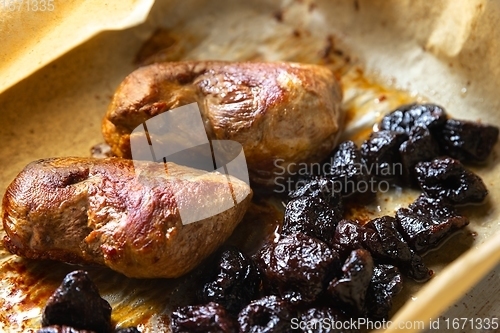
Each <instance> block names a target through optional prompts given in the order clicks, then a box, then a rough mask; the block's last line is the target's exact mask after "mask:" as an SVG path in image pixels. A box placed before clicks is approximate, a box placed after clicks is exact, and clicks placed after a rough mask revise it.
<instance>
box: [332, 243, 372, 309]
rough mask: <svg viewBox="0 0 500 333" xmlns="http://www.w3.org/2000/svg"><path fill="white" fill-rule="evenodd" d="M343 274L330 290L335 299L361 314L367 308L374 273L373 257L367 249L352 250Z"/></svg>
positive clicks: (333, 281)
mask: <svg viewBox="0 0 500 333" xmlns="http://www.w3.org/2000/svg"><path fill="white" fill-rule="evenodd" d="M342 272H343V275H342V276H341V277H340V278H334V279H333V280H332V281H331V282H330V284H329V286H328V292H329V293H330V294H331V295H332V296H333V298H334V300H336V301H338V302H340V303H341V304H343V305H345V306H346V308H347V309H349V310H350V311H351V312H352V313H353V314H355V315H361V314H362V313H363V312H364V309H365V298H366V292H367V290H368V286H369V285H370V280H371V279H372V275H373V259H372V256H371V254H370V252H368V251H367V250H363V249H358V250H354V251H352V252H351V254H350V255H349V257H347V260H346V262H345V263H344V266H342Z"/></svg>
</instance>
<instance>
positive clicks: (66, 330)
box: [36, 325, 95, 333]
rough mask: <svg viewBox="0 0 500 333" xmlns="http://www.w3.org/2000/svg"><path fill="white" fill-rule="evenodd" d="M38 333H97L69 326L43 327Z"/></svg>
mask: <svg viewBox="0 0 500 333" xmlns="http://www.w3.org/2000/svg"><path fill="white" fill-rule="evenodd" d="M36 333H95V331H88V330H77V329H76V328H73V327H69V326H59V325H53V326H47V327H42V328H40V329H39V330H38V331H36Z"/></svg>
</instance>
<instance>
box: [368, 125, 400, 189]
mask: <svg viewBox="0 0 500 333" xmlns="http://www.w3.org/2000/svg"><path fill="white" fill-rule="evenodd" d="M407 139H408V136H407V135H406V134H404V133H399V132H394V131H379V132H374V133H372V134H371V135H370V138H369V139H368V140H366V141H365V142H363V144H362V145H361V155H362V156H363V159H364V161H365V163H366V166H367V168H368V170H369V172H370V174H371V175H372V176H373V177H375V178H377V179H391V180H392V179H395V180H396V179H398V178H400V177H401V176H402V175H403V167H402V163H401V157H400V155H399V146H400V145H401V144H402V143H403V142H404V141H406V140H407Z"/></svg>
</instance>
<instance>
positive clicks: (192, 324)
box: [171, 302, 238, 333]
mask: <svg viewBox="0 0 500 333" xmlns="http://www.w3.org/2000/svg"><path fill="white" fill-rule="evenodd" d="M171 320H172V333H197V332H199V333H228V332H231V333H236V332H237V331H238V330H237V324H236V322H235V320H234V319H233V318H232V317H231V315H230V314H229V313H228V312H227V311H226V309H224V307H223V306H222V305H220V304H217V303H213V302H211V303H208V304H206V305H190V306H184V307H180V308H178V309H177V310H175V311H174V312H172V316H171Z"/></svg>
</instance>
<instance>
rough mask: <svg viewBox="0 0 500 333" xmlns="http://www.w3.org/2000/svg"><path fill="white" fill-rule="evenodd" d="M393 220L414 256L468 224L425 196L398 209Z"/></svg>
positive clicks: (451, 208)
mask: <svg viewBox="0 0 500 333" xmlns="http://www.w3.org/2000/svg"><path fill="white" fill-rule="evenodd" d="M396 218H397V220H398V227H399V230H400V231H401V234H402V235H403V237H404V238H405V239H406V241H407V242H408V244H409V245H410V246H411V247H412V248H413V249H414V250H415V251H416V252H417V253H424V252H426V251H428V250H430V249H432V248H434V247H436V246H437V245H438V244H439V243H440V242H441V240H443V239H444V238H446V237H447V236H449V235H451V234H452V233H453V232H454V231H455V230H458V229H460V228H463V227H464V226H466V225H467V224H469V219H468V218H466V217H464V216H461V215H459V214H458V213H457V212H456V210H455V208H453V206H451V205H449V204H446V203H445V202H444V201H443V200H441V199H432V198H428V197H426V196H425V195H421V196H420V197H418V198H417V200H415V201H414V202H413V203H412V204H410V206H409V207H408V208H400V209H398V211H397V213H396Z"/></svg>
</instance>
